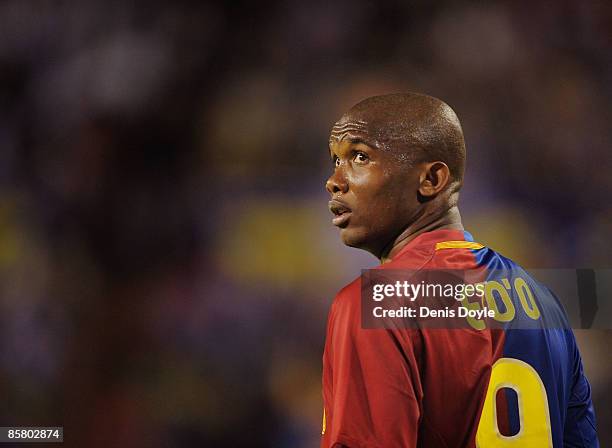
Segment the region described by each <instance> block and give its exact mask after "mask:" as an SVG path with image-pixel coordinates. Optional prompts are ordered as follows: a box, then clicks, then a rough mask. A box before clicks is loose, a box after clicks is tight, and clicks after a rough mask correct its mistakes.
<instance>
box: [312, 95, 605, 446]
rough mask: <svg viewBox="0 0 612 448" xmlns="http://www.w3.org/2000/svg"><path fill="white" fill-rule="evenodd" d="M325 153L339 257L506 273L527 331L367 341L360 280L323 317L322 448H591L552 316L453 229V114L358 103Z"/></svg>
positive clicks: (456, 151)
mask: <svg viewBox="0 0 612 448" xmlns="http://www.w3.org/2000/svg"><path fill="white" fill-rule="evenodd" d="M329 147H330V154H331V158H332V161H333V164H334V172H333V174H332V175H331V177H330V178H329V180H328V181H327V184H326V188H327V190H328V191H329V193H330V195H331V201H330V202H329V208H330V210H331V212H332V213H333V214H334V217H333V224H334V225H336V226H337V227H339V228H340V236H341V238H342V241H343V242H344V243H345V244H346V245H349V246H352V247H356V248H360V249H364V250H366V251H368V252H370V253H372V254H373V255H374V256H376V257H377V258H378V259H380V261H381V263H382V264H381V266H379V268H378V269H383V270H384V269H394V270H398V269H411V270H417V271H418V270H424V269H461V270H469V269H477V268H483V269H486V270H487V272H489V273H491V272H494V271H495V270H503V271H505V272H510V275H511V278H509V280H511V281H514V282H515V283H514V285H515V286H517V285H518V286H517V287H519V289H520V288H523V289H521V290H520V291H519V293H518V294H516V293H512V297H511V298H510V296H508V297H509V299H508V300H509V302H507V303H506V306H507V307H513V309H514V307H515V306H516V307H517V309H518V307H519V306H520V304H519V300H518V298H517V297H520V299H521V301H522V303H523V308H524V312H525V313H527V314H529V316H530V318H531V319H533V322H534V323H535V325H537V328H536V329H529V330H526V329H521V328H518V327H516V325H514V324H512V322H505V323H504V325H505V327H503V328H501V329H491V328H484V325H483V327H478V326H474V328H462V329H451V328H448V329H444V328H442V329H431V328H416V329H415V328H388V329H365V328H363V326H362V321H361V318H362V316H361V280H360V279H359V278H358V279H357V280H355V281H354V282H352V283H351V284H349V285H348V286H346V287H345V288H344V289H342V290H341V291H340V292H339V293H338V295H337V296H336V298H335V299H334V302H333V304H332V307H331V310H330V313H329V318H328V328H327V337H326V344H325V352H324V355H323V400H324V411H323V431H322V441H321V447H325V448H327V447H330V448H331V447H350V448H394V447H417V446H419V447H432V448H444V447H475V446H480V447H487V448H488V447H537V448H541V447H547V446H554V447H561V446H571V447H595V446H598V442H597V437H596V433H595V426H594V424H595V423H594V412H593V407H592V403H591V395H590V387H589V384H588V382H587V380H586V378H585V376H584V375H583V371H582V364H581V360H580V355H579V352H578V348H577V346H576V342H575V340H574V336H573V333H572V331H571V329H569V326H568V324H567V319H566V317H565V314H564V312H563V310H562V308H561V307H560V305H559V304H558V302H557V300H556V299H555V298H554V296H553V295H552V293H550V292H549V291H548V289H546V288H545V287H542V286H541V285H539V284H537V282H535V281H534V280H533V279H532V278H531V277H529V276H528V274H527V273H526V272H525V271H523V270H522V269H521V268H520V267H519V266H518V265H516V264H515V263H514V262H512V261H511V260H508V259H506V258H504V257H502V256H501V255H499V254H497V253H496V252H495V251H493V250H491V249H489V248H487V247H484V246H483V245H481V244H479V243H476V242H474V240H473V239H472V237H471V236H470V234H469V233H467V232H466V231H464V229H463V226H462V224H461V216H460V214H459V210H458V208H457V201H458V196H459V190H460V189H461V186H462V183H463V171H464V164H465V144H464V140H463V133H462V130H461V126H460V123H459V120H458V118H457V116H456V115H455V113H454V111H453V110H452V109H451V108H450V107H449V106H448V105H446V104H445V103H444V102H442V101H440V100H438V99H436V98H432V97H430V96H426V95H421V94H416V93H407V94H392V95H385V96H378V97H373V98H368V99H366V100H364V101H362V102H360V103H359V104H357V105H355V106H354V107H353V108H352V109H350V110H349V112H347V113H346V114H345V115H344V116H343V117H342V118H341V119H340V120H339V121H338V122H337V123H336V124H335V125H334V127H333V129H332V132H331V137H330V142H329ZM487 278H488V279H491V278H492V277H487ZM507 280H508V279H504V282H506V281H507ZM487 281H488V280H487ZM507 283H508V285H510V283H509V281H508V282H507ZM504 284H506V283H504ZM525 288H526V289H525ZM521 291H522V292H521ZM502 292H503V291H502ZM521 294H522V295H521ZM534 297H535V298H534ZM527 298H529V299H530V300H532V302H531V304H532V305H529V306H525V304H526V303H528V302H527ZM487 299H490V297H487ZM493 304H494V302H493ZM474 306H478V305H474ZM508 310H509V308H508V309H507V310H506V311H508ZM518 313H519V311H517V316H518ZM513 325H514V326H513ZM500 390H501V391H505V394H503V393H498V391H500Z"/></svg>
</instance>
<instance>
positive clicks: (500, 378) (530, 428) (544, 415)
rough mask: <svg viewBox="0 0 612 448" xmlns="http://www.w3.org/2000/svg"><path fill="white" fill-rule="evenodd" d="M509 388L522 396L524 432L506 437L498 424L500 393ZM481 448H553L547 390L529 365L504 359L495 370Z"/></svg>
mask: <svg viewBox="0 0 612 448" xmlns="http://www.w3.org/2000/svg"><path fill="white" fill-rule="evenodd" d="M505 387H509V388H511V389H513V390H514V391H515V392H516V395H517V397H518V410H519V421H520V429H519V432H518V433H516V434H515V435H513V436H504V435H502V434H501V432H500V431H499V426H498V424H497V404H496V397H497V391H499V390H500V389H503V388H505ZM476 446H477V447H479V448H498V447H499V448H518V447H520V448H546V447H549V448H552V446H553V444H552V434H551V427H550V415H549V413H548V398H547V396H546V389H545V388H544V384H543V383H542V379H541V378H540V375H538V372H536V371H535V369H534V368H533V367H531V366H530V365H529V364H527V363H526V362H523V361H520V360H518V359H514V358H500V359H499V360H497V362H496V363H495V364H493V369H492V371H491V380H490V381H489V388H488V389H487V395H486V397H485V402H484V407H483V408H482V414H481V416H480V423H479V424H478V431H477V432H476Z"/></svg>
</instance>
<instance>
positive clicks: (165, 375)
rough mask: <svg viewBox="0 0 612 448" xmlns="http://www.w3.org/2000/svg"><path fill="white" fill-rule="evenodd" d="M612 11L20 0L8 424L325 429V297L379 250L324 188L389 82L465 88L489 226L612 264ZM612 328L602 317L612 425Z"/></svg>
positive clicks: (2, 35) (7, 30)
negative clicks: (335, 149)
mask: <svg viewBox="0 0 612 448" xmlns="http://www.w3.org/2000/svg"><path fill="white" fill-rule="evenodd" d="M611 29H612V7H611V6H610V4H609V2H605V1H581V0H564V1H557V2H553V3H550V2H545V1H532V2H529V3H524V2H510V1H507V2H503V1H495V2H470V1H450V0H449V1H439V2H429V1H414V2H399V1H393V2H382V3H381V2H371V1H366V0H359V1H349V0H339V1H319V0H316V1H312V2H303V1H297V0H290V1H282V2H280V1H276V2H246V1H235V2H221V1H209V2H195V1H194V2H190V1H173V2H170V1H160V0H155V1H146V2H145V1H138V0H134V1H129V2H125V1H102V0H82V1H78V2H61V1H43V0H36V1H34V0H4V1H3V2H1V3H0V386H1V390H2V398H3V405H2V406H1V407H0V423H1V424H2V426H10V425H36V426H44V425H48V426H55V425H64V426H65V441H66V442H65V444H66V446H79V447H84V446H87V447H94V448H95V447H114V446H117V447H134V448H138V447H171V446H172V447H174V446H176V447H204V446H205V447H233V448H236V447H242V446H244V447H246V446H248V447H298V448H300V447H313V446H317V445H318V440H319V434H320V423H321V412H322V403H321V398H320V374H321V354H322V349H323V341H324V334H325V320H326V315H327V310H328V307H329V304H330V302H331V299H332V298H333V295H334V293H335V292H336V291H337V290H338V289H339V288H340V287H341V286H343V285H344V284H345V283H346V282H347V281H349V280H351V279H352V278H354V277H355V276H357V275H358V274H359V272H360V271H359V270H360V269H361V268H366V267H370V266H374V265H376V260H375V259H374V258H372V257H369V256H368V255H366V254H362V253H360V252H359V251H355V250H353V249H348V248H345V247H343V246H342V244H341V243H340V241H339V239H338V238H337V234H336V231H335V229H334V228H333V227H332V226H331V224H330V216H328V215H329V212H328V211H327V193H326V192H325V190H324V187H323V185H324V181H325V179H326V178H327V176H329V174H330V173H331V161H330V160H329V154H328V151H327V139H328V132H329V130H330V128H331V125H332V124H333V123H334V121H335V120H336V119H337V118H339V116H340V115H341V114H342V112H344V111H345V110H346V109H348V108H349V107H350V106H351V105H352V104H354V103H355V102H357V101H358V100H360V99H362V98H364V97H366V96H370V95H374V94H381V93H389V92H397V91H407V90H411V91H412V90H413V91H419V92H425V93H429V94H431V95H434V96H437V97H439V98H442V99H444V100H445V101H447V102H448V103H449V104H450V105H451V106H452V107H453V108H454V109H455V110H456V112H457V114H458V115H459V117H460V119H461V121H462V124H463V128H464V132H465V137H466V143H467V148H468V165H467V173H466V183H465V187H464V191H463V193H462V199H461V203H460V205H461V210H462V212H463V218H464V223H465V224H466V227H467V229H468V230H470V231H471V232H472V233H473V234H474V236H475V238H476V239H477V240H478V241H480V242H482V243H485V244H489V245H491V246H492V247H494V248H496V249H497V250H499V251H501V252H502V253H504V254H506V255H507V256H510V257H512V258H514V259H515V260H516V261H517V262H519V263H520V264H522V265H524V266H527V267H534V268H549V267H563V268H573V267H595V268H602V267H611V264H612V263H611V261H612V256H611V255H610V233H611V230H612V208H611V207H610V197H611V196H610V195H611V194H612V176H610V174H609V173H610V170H612V166H611V165H612V156H611V155H610V154H611V153H610V150H611V147H610V141H611V137H612V135H611V134H612V127H611V126H610V123H611V122H612V110H611V108H610V99H611V94H612V90H611V89H612V87H611V86H612V64H611V63H610V62H611V57H612V45H611V39H610V38H611V34H610V30H611ZM611 325H612V323H611ZM609 328H611V327H609ZM610 335H611V333H610V331H580V332H578V337H579V342H580V344H581V348H582V350H583V356H584V359H585V365H586V370H587V372H588V373H589V375H590V377H591V381H592V386H593V391H594V397H595V404H596V406H597V408H596V410H597V411H598V417H599V420H600V427H601V437H602V442H605V441H606V440H607V441H610V440H612V432H611V429H610V427H612V414H611V411H610V409H609V406H608V404H607V403H609V400H610V399H611V398H612V387H611V386H612V367H611V366H610V364H609V361H607V359H609V356H606V355H605V354H606V353H607V350H606V347H609V343H610Z"/></svg>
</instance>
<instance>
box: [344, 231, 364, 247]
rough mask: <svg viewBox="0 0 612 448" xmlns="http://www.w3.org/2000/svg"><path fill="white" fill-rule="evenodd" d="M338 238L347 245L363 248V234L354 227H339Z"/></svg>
mask: <svg viewBox="0 0 612 448" xmlns="http://www.w3.org/2000/svg"><path fill="white" fill-rule="evenodd" d="M340 238H341V239H342V242H343V243H344V244H345V245H347V246H349V247H355V248H357V249H364V248H365V240H366V238H365V235H363V234H362V232H359V231H357V230H356V229H351V228H350V227H346V228H344V229H340Z"/></svg>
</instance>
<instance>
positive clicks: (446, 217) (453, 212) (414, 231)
mask: <svg viewBox="0 0 612 448" xmlns="http://www.w3.org/2000/svg"><path fill="white" fill-rule="evenodd" d="M441 229H448V230H463V224H462V223H461V215H460V214H459V209H458V208H457V206H453V207H451V208H449V209H448V210H446V211H445V212H444V214H442V215H428V214H424V215H423V216H421V218H420V219H418V220H417V221H415V222H414V223H412V224H410V225H409V226H408V227H407V228H406V229H405V230H404V231H403V232H402V233H400V234H399V235H398V236H397V237H396V238H395V239H394V240H393V241H392V242H391V243H390V244H389V246H388V249H385V250H384V251H383V253H382V255H381V256H380V257H379V258H380V262H381V263H383V264H384V263H388V262H389V261H391V260H392V259H393V257H394V256H395V255H397V253H398V252H399V251H400V250H402V249H403V248H404V247H405V246H406V245H407V244H408V243H409V242H410V241H412V240H413V239H415V238H416V237H417V236H419V235H421V234H422V233H425V232H431V231H432V230H441Z"/></svg>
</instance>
